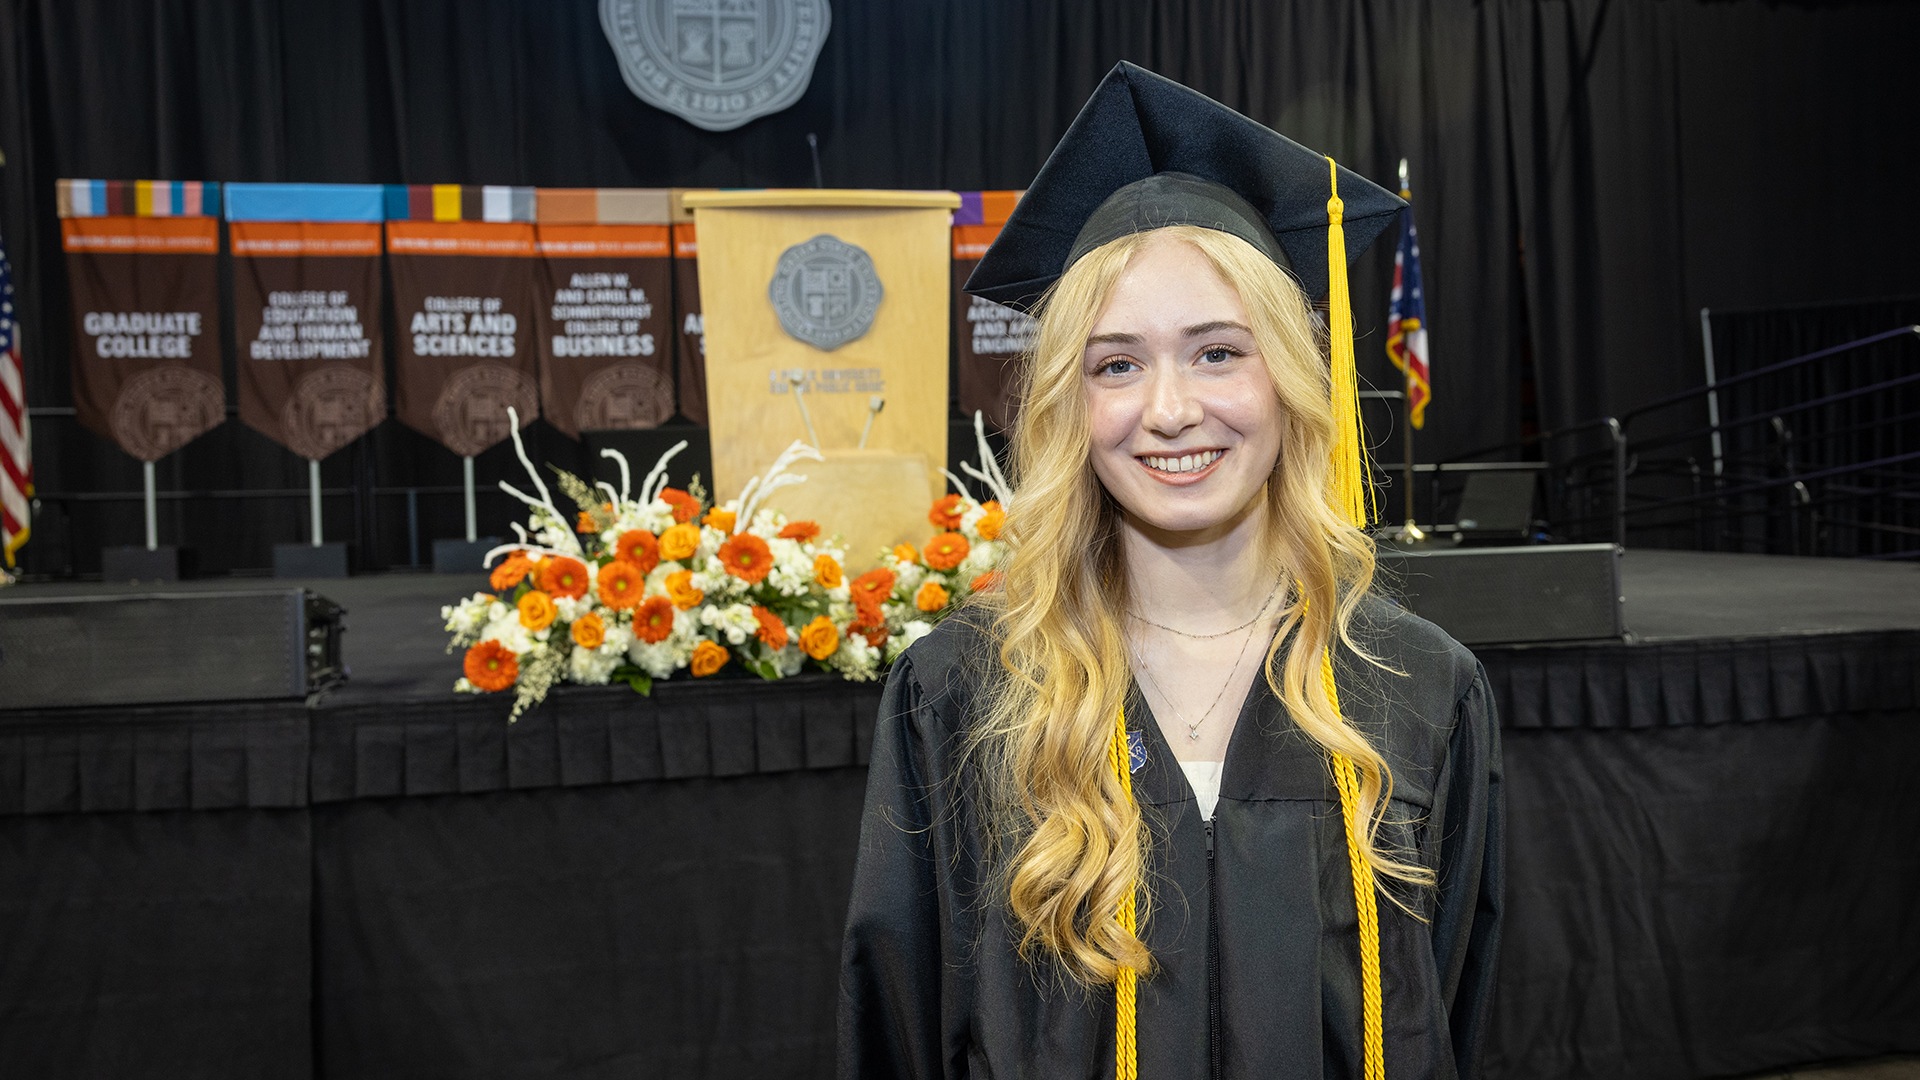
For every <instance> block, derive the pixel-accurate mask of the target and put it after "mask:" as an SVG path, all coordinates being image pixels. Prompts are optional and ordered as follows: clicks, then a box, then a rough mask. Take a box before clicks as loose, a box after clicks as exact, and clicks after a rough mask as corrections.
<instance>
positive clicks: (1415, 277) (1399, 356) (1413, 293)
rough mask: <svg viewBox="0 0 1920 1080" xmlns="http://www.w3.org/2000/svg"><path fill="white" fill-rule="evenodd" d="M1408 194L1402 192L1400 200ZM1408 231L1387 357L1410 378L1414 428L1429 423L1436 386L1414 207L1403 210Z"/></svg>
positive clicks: (1397, 264) (1396, 278) (1397, 256)
mask: <svg viewBox="0 0 1920 1080" xmlns="http://www.w3.org/2000/svg"><path fill="white" fill-rule="evenodd" d="M1408 195H1409V193H1408V192H1406V191H1402V192H1401V193H1400V197H1401V198H1403V199H1404V198H1407V197H1408ZM1402 213H1404V214H1405V215H1406V228H1405V230H1404V231H1402V232H1401V234H1400V249H1399V250H1398V251H1395V252H1394V253H1393V298H1392V299H1391V300H1390V301H1389V302H1388V304H1387V356H1388V357H1389V358H1390V359H1391V360H1392V361H1393V366H1394V367H1397V368H1399V369H1400V371H1401V373H1402V374H1404V375H1406V377H1407V413H1408V416H1409V417H1410V418H1411V419H1412V421H1413V426H1414V427H1423V426H1425V425H1426V422H1427V399H1429V398H1431V397H1432V396H1433V384H1432V383H1431V382H1429V381H1428V377H1429V373H1428V370H1427V301H1426V298H1425V297H1424V296H1422V295H1421V292H1420V237H1419V235H1418V234H1416V233H1415V232H1414V231H1413V207H1411V206H1409V207H1407V208H1406V210H1404V211H1402Z"/></svg>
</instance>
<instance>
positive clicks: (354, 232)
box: [226, 184, 387, 461]
mask: <svg viewBox="0 0 1920 1080" xmlns="http://www.w3.org/2000/svg"><path fill="white" fill-rule="evenodd" d="M226 209H227V221H228V226H227V232H228V243H229V246H230V247H231V248H232V249H233V328H234V341H235V342H236V345H237V348H238V350H239V354H240V356H239V362H238V364H237V365H236V366H237V368H238V373H239V390H240V420H241V422H243V423H245V424H246V425H247V426H248V427H251V428H253V429H254V430H256V431H258V432H260V433H261V434H263V435H265V436H266V437H268V438H269V439H272V440H273V441H275V442H277V443H279V444H280V445H282V446H284V447H286V448H287V449H289V450H291V451H293V452H294V453H296V454H298V455H300V456H301V457H303V458H307V459H308V460H311V461H319V460H322V459H324V458H326V457H328V456H329V455H331V454H333V453H334V452H335V451H337V450H339V449H340V448H342V447H344V446H346V445H347V444H348V443H350V442H352V441H353V440H355V439H357V438H359V437H360V436H361V435H363V434H365V433H366V432H367V431H369V430H371V429H372V428H373V427H374V425H376V424H378V423H379V422H380V421H381V420H384V419H386V415H387V392H386V366H385V362H384V361H385V356H384V349H383V347H382V344H381V332H380V221H381V216H382V214H383V201H382V191H381V188H380V186H378V185H374V184H228V185H227V186H226Z"/></svg>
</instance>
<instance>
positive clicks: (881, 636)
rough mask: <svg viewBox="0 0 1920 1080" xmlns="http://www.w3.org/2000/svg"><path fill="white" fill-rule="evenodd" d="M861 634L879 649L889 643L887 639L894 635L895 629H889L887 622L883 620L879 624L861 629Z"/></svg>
mask: <svg viewBox="0 0 1920 1080" xmlns="http://www.w3.org/2000/svg"><path fill="white" fill-rule="evenodd" d="M860 636H861V637H863V638H866V639H867V644H869V645H871V646H873V647H874V648H876V649H877V648H879V647H881V646H882V645H885V644H886V643H887V639H888V638H890V637H892V636H893V631H891V630H889V629H887V624H886V623H884V622H883V623H881V624H880V625H879V626H870V627H868V628H867V629H865V630H862V631H860Z"/></svg>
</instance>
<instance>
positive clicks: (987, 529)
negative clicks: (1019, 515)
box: [973, 499, 1007, 540]
mask: <svg viewBox="0 0 1920 1080" xmlns="http://www.w3.org/2000/svg"><path fill="white" fill-rule="evenodd" d="M980 509H982V510H985V511H986V513H984V514H981V515H980V520H979V521H978V522H975V523H974V526H973V527H974V528H975V529H976V530H978V531H979V533H980V539H982V540H998V539H1000V530H1001V529H1002V528H1004V527H1005V526H1006V524H1007V512H1006V511H1005V510H1002V509H1001V508H1000V501H999V500H998V499H988V500H987V501H986V502H983V503H981V504H980Z"/></svg>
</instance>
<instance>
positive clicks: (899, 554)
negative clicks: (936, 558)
mask: <svg viewBox="0 0 1920 1080" xmlns="http://www.w3.org/2000/svg"><path fill="white" fill-rule="evenodd" d="M893 557H894V558H896V559H898V560H900V561H901V562H909V563H910V562H919V561H920V553H919V552H917V551H915V550H913V545H912V544H895V545H893Z"/></svg>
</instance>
